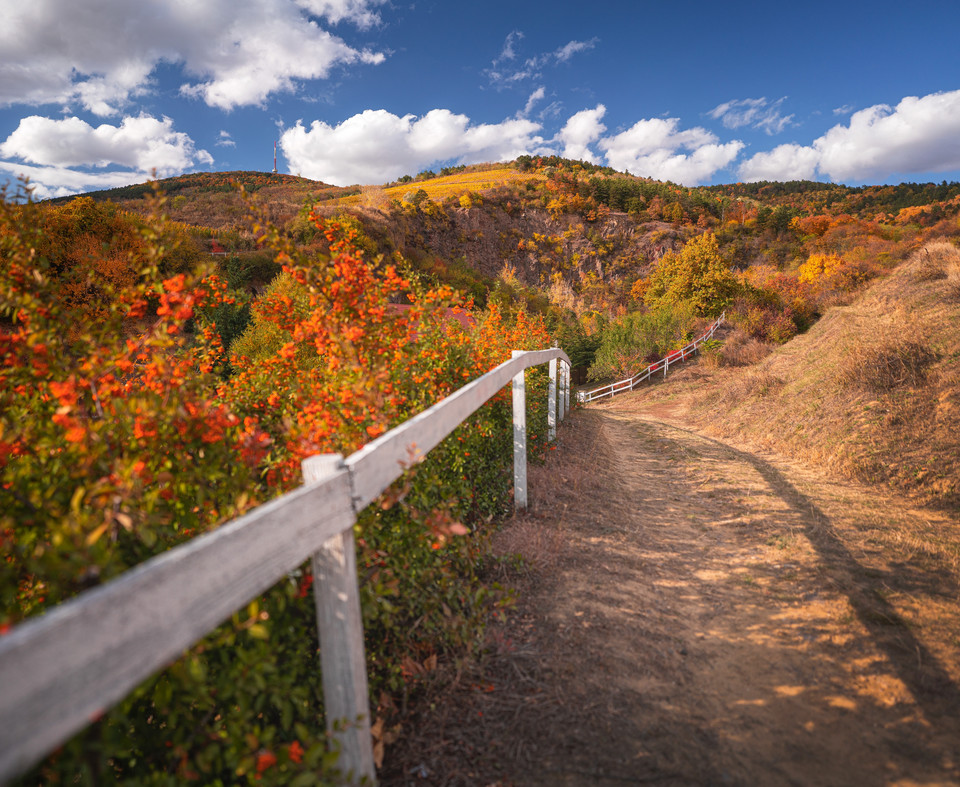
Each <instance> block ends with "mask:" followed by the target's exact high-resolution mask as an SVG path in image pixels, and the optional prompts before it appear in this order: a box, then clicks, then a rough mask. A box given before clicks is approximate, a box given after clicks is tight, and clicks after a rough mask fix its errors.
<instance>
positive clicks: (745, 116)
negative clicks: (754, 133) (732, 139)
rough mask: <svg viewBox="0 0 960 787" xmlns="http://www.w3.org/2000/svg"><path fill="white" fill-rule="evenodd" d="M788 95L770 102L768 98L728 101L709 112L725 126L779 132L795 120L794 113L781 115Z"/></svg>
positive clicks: (772, 132)
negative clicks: (781, 108)
mask: <svg viewBox="0 0 960 787" xmlns="http://www.w3.org/2000/svg"><path fill="white" fill-rule="evenodd" d="M786 100H787V99H786V96H784V97H783V98H779V99H777V100H776V101H773V102H769V101H767V99H766V98H744V99H738V100H734V101H727V102H726V103H723V104H720V105H719V106H717V107H714V108H713V109H712V110H710V112H708V113H707V115H709V116H710V117H711V118H713V119H714V120H719V121H720V122H721V123H723V125H724V127H725V128H731V129H732V128H742V127H743V126H749V127H750V128H756V129H761V130H763V131H766V132H767V133H768V134H771V135H772V134H779V133H780V132H781V131H783V130H784V129H785V128H786V127H787V126H789V125H790V123H791V121H792V120H793V115H786V116H784V115H781V114H780V106H781V105H782V104H783V102H784V101H786Z"/></svg>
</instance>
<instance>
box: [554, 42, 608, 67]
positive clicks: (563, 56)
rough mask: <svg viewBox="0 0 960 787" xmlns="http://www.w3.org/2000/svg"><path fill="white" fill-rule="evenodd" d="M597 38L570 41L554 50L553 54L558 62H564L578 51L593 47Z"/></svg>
mask: <svg viewBox="0 0 960 787" xmlns="http://www.w3.org/2000/svg"><path fill="white" fill-rule="evenodd" d="M599 40H600V39H599V38H591V39H590V40H589V41H570V42H569V43H566V44H564V45H563V46H562V47H560V48H559V49H558V50H557V51H556V52H554V53H553V56H554V57H555V58H556V59H557V62H558V63H566V62H567V61H568V60H569V59H570V58H571V57H573V56H574V55H575V54H577V53H578V52H586V51H587V50H589V49H593V48H594V47H595V46H596V45H597V42H598V41H599Z"/></svg>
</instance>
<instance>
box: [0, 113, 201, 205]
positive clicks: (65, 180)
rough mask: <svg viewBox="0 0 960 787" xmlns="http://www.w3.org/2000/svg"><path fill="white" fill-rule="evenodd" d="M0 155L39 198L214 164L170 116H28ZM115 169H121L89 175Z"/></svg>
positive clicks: (2, 164) (2, 162)
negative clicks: (117, 119) (92, 120)
mask: <svg viewBox="0 0 960 787" xmlns="http://www.w3.org/2000/svg"><path fill="white" fill-rule="evenodd" d="M0 156H2V157H3V158H4V159H6V160H0V169H2V170H4V171H6V172H9V173H11V174H12V175H14V176H16V175H20V174H24V175H27V176H29V177H30V178H31V180H32V181H34V183H35V184H36V186H37V196H39V197H41V198H44V197H49V196H62V195H64V194H73V193H76V192H77V191H85V190H94V189H105V188H112V187H114V186H126V185H129V184H131V183H142V182H143V181H144V180H147V179H148V177H149V175H150V173H151V172H153V171H156V173H157V176H158V177H167V176H169V175H175V174H179V173H181V172H183V171H184V170H187V169H192V168H195V167H197V166H201V165H204V166H206V165H210V164H213V157H212V156H211V155H210V154H209V153H208V152H207V151H206V150H198V149H197V148H196V146H195V145H194V142H193V140H192V139H191V138H190V137H189V136H188V135H187V134H184V133H183V132H179V131H175V130H174V128H173V121H172V120H170V118H167V117H165V118H163V119H162V120H158V119H157V118H154V117H150V116H149V115H140V116H139V117H129V118H124V119H123V121H122V122H121V123H120V125H119V126H112V125H109V124H106V123H104V124H102V125H100V126H97V127H93V126H91V125H90V124H89V123H87V122H85V121H83V120H81V119H80V118H76V117H69V118H64V119H62V120H52V119H50V118H44V117H38V116H36V115H34V116H31V117H26V118H23V119H22V120H21V121H20V124H19V125H18V126H17V128H16V130H14V132H13V133H12V134H10V136H9V137H7V139H6V140H4V141H3V142H2V143H0ZM11 159H18V160H19V161H12V160H11ZM117 167H120V168H123V169H122V171H110V172H96V171H94V172H90V171H89V170H90V169H93V170H98V169H99V170H103V169H106V168H117Z"/></svg>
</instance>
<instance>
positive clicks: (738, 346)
mask: <svg viewBox="0 0 960 787" xmlns="http://www.w3.org/2000/svg"><path fill="white" fill-rule="evenodd" d="M772 350H773V347H772V346H771V345H769V344H765V343H764V342H761V341H759V340H758V339H755V338H754V337H752V336H750V334H748V333H746V332H744V331H742V330H740V329H739V328H737V329H736V330H734V332H733V333H731V334H730V337H729V338H728V339H727V340H726V341H725V342H724V343H723V347H722V348H721V350H720V358H719V365H720V366H752V365H753V364H755V363H758V362H759V361H762V360H763V359H764V358H766V357H767V356H768V355H769V354H770V352H771V351H772Z"/></svg>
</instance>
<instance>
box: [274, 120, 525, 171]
mask: <svg viewBox="0 0 960 787" xmlns="http://www.w3.org/2000/svg"><path fill="white" fill-rule="evenodd" d="M539 130H540V125H539V124H538V123H534V122H533V121H530V120H524V119H522V118H516V119H512V120H504V121H503V122H501V123H496V124H483V125H471V124H470V119H469V118H468V117H467V116H466V115H456V114H454V113H453V112H450V111H449V110H446V109H434V110H431V111H430V112H428V113H427V114H426V115H424V116H423V117H421V118H417V117H416V116H414V115H405V116H404V117H398V116H397V115H394V114H391V113H390V112H387V111H386V110H383V109H378V110H371V109H368V110H366V111H365V112H362V113H361V114H359V115H354V116H353V117H350V118H347V119H346V120H344V121H343V122H342V123H340V124H338V125H336V126H330V125H328V124H327V123H324V122H323V121H320V120H315V121H313V123H311V124H310V128H309V129H308V128H306V127H304V126H303V124H302V123H301V122H300V121H298V122H297V125H296V126H294V127H293V128H290V129H288V130H287V131H285V132H284V133H283V135H282V136H281V138H280V145H281V147H282V149H283V153H284V156H286V158H287V161H288V162H289V164H290V171H291V172H296V173H299V174H301V175H303V176H304V177H308V178H313V179H315V180H321V181H324V182H325V183H333V184H336V185H349V184H353V183H385V182H387V181H390V180H393V179H395V178H398V177H400V176H401V175H404V174H407V173H411V172H417V171H419V170H421V169H423V168H424V167H427V166H429V165H431V164H434V163H436V162H439V161H450V160H452V161H456V162H457V163H459V164H473V163H478V162H482V161H506V160H511V159H514V158H516V157H517V156H519V155H521V154H523V153H532V152H535V151H537V150H541V149H543V147H544V145H543V139H542V138H541V137H539V136H537V135H536V132H538V131H539Z"/></svg>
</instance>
